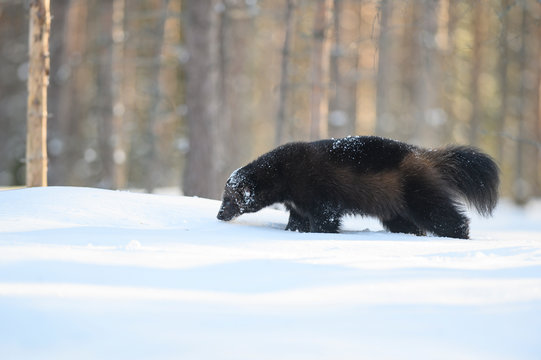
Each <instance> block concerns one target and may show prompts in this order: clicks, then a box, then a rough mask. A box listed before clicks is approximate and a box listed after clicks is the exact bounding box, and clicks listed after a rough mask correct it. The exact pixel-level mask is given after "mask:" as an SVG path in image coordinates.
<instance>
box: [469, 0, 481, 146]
mask: <svg viewBox="0 0 541 360" xmlns="http://www.w3.org/2000/svg"><path fill="white" fill-rule="evenodd" d="M484 16H485V15H484V12H483V2H482V1H476V2H475V3H474V4H473V20H472V26H473V52H472V68H471V80H470V89H471V96H470V99H471V104H472V112H471V116H470V133H469V135H470V136H469V142H470V144H472V145H478V143H479V130H480V117H481V103H480V102H481V101H480V100H481V99H480V96H479V92H480V89H479V77H480V75H481V65H482V58H481V57H482V53H481V42H482V36H483V34H482V31H481V29H482V27H483V17H484Z"/></svg>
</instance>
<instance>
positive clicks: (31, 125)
mask: <svg viewBox="0 0 541 360" xmlns="http://www.w3.org/2000/svg"><path fill="white" fill-rule="evenodd" d="M50 26H51V17H50V11H49V0H34V1H31V2H30V29H29V44H28V46H29V63H28V108H27V138H26V185H27V186H47V85H48V84H49V31H50Z"/></svg>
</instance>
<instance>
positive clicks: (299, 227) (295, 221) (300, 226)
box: [286, 206, 310, 232]
mask: <svg viewBox="0 0 541 360" xmlns="http://www.w3.org/2000/svg"><path fill="white" fill-rule="evenodd" d="M287 208H288V209H289V221H288V222H287V226H286V230H289V231H298V232H310V220H309V219H308V218H307V217H305V216H302V215H301V214H299V213H298V212H297V211H296V210H295V209H293V208H292V207H291V206H287Z"/></svg>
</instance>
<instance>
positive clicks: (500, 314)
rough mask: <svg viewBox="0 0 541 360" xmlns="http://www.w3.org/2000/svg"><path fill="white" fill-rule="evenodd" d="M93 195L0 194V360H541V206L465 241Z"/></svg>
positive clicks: (194, 203)
mask: <svg viewBox="0 0 541 360" xmlns="http://www.w3.org/2000/svg"><path fill="white" fill-rule="evenodd" d="M218 207H219V202H217V201H212V200H206V199H198V198H187V197H181V196H158V195H146V194H134V193H128V192H118V191H106V190H97V189H86V188H67V187H57V188H55V187H50V188H39V189H24V190H14V191H4V192H0V319H2V320H1V321H0V354H1V358H2V359H28V358H40V359H63V358H66V359H68V358H69V359H71V358H74V357H76V358H83V359H84V358H88V359H95V358H100V359H104V358H105V359H107V358H109V359H123V358H125V359H162V358H163V359H169V358H170V359H179V358H186V359H362V358H370V359H395V358H396V359H404V358H412V359H422V358H426V359H433V358H438V359H538V358H539V357H541V343H540V342H539V339H540V338H541V322H540V321H539V319H541V205H540V204H538V203H537V204H533V205H531V206H530V207H529V208H527V209H525V210H518V209H515V208H512V207H511V206H509V205H508V204H505V203H503V204H502V205H501V206H500V207H498V208H497V209H496V212H495V217H494V218H492V219H481V218H479V217H475V216H474V217H473V220H472V226H471V228H472V231H471V237H472V239H471V240H456V239H446V238H437V237H416V236H412V235H402V234H390V233H386V232H384V231H382V230H381V227H380V225H379V224H378V223H377V222H376V221H373V220H371V219H362V218H349V219H348V220H347V221H346V222H345V227H344V229H343V230H342V232H341V233H340V234H301V233H294V232H286V231H284V230H283V229H284V227H285V225H286V223H287V218H288V217H287V213H285V212H283V211H279V210H271V209H266V210H263V211H261V212H259V213H256V214H250V215H243V216H241V217H240V218H238V219H237V220H235V221H234V222H232V223H222V222H219V221H218V220H216V219H215V216H216V213H217V211H218Z"/></svg>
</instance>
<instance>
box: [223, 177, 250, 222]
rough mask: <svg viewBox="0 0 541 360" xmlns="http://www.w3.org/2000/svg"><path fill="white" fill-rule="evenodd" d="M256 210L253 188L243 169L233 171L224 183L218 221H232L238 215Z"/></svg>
mask: <svg viewBox="0 0 541 360" xmlns="http://www.w3.org/2000/svg"><path fill="white" fill-rule="evenodd" d="M257 210H259V208H257V207H256V201H255V197H254V186H253V184H252V181H251V180H250V178H249V176H248V174H247V172H246V171H245V169H244V168H240V169H237V170H235V171H233V173H232V174H231V176H229V179H227V182H226V183H225V188H224V193H223V197H222V206H221V207H220V210H219V211H218V216H217V218H218V220H223V221H229V220H233V219H234V218H236V217H237V216H239V215H242V214H244V213H247V212H248V213H249V212H255V211H257Z"/></svg>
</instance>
